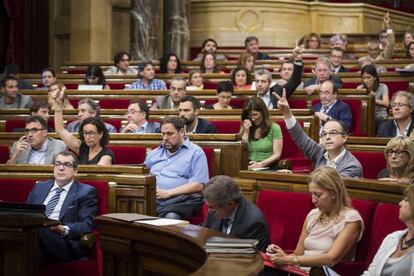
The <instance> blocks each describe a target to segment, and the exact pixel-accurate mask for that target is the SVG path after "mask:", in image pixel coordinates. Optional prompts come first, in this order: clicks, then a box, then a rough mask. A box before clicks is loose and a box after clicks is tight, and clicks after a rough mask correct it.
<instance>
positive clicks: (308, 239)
mask: <svg viewBox="0 0 414 276" xmlns="http://www.w3.org/2000/svg"><path fill="white" fill-rule="evenodd" d="M309 192H310V193H311V195H312V202H313V203H314V204H315V207H316V208H315V209H312V210H311V211H310V212H309V214H308V215H307V217H306V219H305V222H304V224H303V228H302V233H301V235H300V237H299V241H298V244H297V246H296V249H295V251H294V253H293V254H286V253H285V252H284V251H283V249H282V248H280V247H279V246H277V245H275V244H271V245H269V246H268V247H267V249H266V251H267V253H266V254H267V255H268V256H269V260H270V261H271V262H272V263H274V264H275V265H278V266H284V265H294V266H297V267H300V268H301V269H303V271H304V272H306V271H309V270H310V268H311V267H321V266H330V267H333V266H335V265H336V264H338V263H340V262H343V261H346V260H352V259H353V258H354V254H355V247H356V245H357V242H358V241H359V240H360V239H361V237H362V233H363V230H364V223H363V221H362V218H361V216H360V214H359V213H358V211H357V210H355V209H353V208H352V207H351V204H350V198H349V197H348V193H347V191H346V189H345V185H344V182H343V180H342V179H341V177H340V175H339V174H338V173H337V172H336V170H335V169H333V168H331V167H327V166H324V167H320V168H318V169H316V170H315V171H313V173H312V174H311V175H310V177H309ZM277 275H279V271H278V274H277ZM280 275H283V272H281V273H280Z"/></svg>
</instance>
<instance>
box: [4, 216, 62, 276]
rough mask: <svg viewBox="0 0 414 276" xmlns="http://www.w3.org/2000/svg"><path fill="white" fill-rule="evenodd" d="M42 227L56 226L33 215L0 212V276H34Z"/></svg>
mask: <svg viewBox="0 0 414 276" xmlns="http://www.w3.org/2000/svg"><path fill="white" fill-rule="evenodd" d="M46 225H47V226H52V225H57V221H51V220H49V219H47V218H46V217H45V216H44V215H41V214H37V213H10V212H2V211H0V263H1V266H0V275H4V276H7V275H14V276H32V275H33V276H36V275H38V273H39V242H38V239H39V238H38V237H39V233H38V232H39V231H38V229H39V228H40V227H44V226H46Z"/></svg>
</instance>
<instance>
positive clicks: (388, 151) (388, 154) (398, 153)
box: [385, 150, 408, 157]
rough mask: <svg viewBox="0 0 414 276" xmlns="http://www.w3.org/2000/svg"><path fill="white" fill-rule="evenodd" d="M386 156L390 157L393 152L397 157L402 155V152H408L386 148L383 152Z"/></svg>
mask: <svg viewBox="0 0 414 276" xmlns="http://www.w3.org/2000/svg"><path fill="white" fill-rule="evenodd" d="M385 153H386V154H387V156H388V157H391V156H392V155H393V154H395V156H397V157H402V156H403V155H404V154H408V151H406V150H387V151H386V152H385Z"/></svg>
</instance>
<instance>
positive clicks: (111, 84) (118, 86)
mask: <svg viewBox="0 0 414 276" xmlns="http://www.w3.org/2000/svg"><path fill="white" fill-rule="evenodd" d="M125 84H126V83H124V82H109V83H108V85H109V87H110V88H111V89H124V88H125ZM131 84H132V82H131ZM109 93H110V92H109Z"/></svg>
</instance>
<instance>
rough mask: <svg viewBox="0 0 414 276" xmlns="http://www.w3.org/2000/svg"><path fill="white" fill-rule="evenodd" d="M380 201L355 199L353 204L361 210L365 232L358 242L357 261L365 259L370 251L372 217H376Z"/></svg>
mask: <svg viewBox="0 0 414 276" xmlns="http://www.w3.org/2000/svg"><path fill="white" fill-rule="evenodd" d="M377 205H378V203H376V202H375V201H372V200H364V199H353V200H352V206H353V207H354V208H355V209H356V210H357V211H358V212H359V214H360V215H361V217H362V221H363V222H364V227H365V230H364V233H363V234H362V238H361V240H360V241H359V242H358V245H357V248H356V252H355V261H360V260H365V258H366V256H367V252H368V245H369V239H370V233H371V229H372V219H373V217H374V213H375V209H376V207H377Z"/></svg>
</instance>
